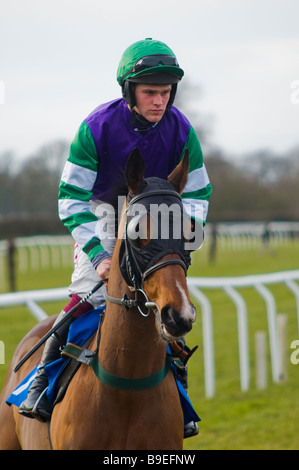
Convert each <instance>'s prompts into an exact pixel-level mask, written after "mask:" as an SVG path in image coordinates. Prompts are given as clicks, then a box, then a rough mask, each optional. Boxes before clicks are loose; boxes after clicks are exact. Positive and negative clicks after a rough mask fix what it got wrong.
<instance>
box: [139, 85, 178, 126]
mask: <svg viewBox="0 0 299 470" xmlns="http://www.w3.org/2000/svg"><path fill="white" fill-rule="evenodd" d="M170 92H171V85H146V84H144V85H143V84H141V83H140V84H139V83H138V84H137V85H136V86H135V99H136V103H137V104H136V106H135V108H134V109H135V111H136V112H137V113H138V114H141V116H143V117H144V118H145V119H147V120H148V121H150V122H159V121H160V120H161V119H162V117H163V115H164V113H165V110H166V106H167V103H168V101H169V98H170Z"/></svg>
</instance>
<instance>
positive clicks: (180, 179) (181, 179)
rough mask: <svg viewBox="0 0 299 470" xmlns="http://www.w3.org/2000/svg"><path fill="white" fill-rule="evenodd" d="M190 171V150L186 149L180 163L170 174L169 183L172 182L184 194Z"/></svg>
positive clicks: (177, 190) (178, 191)
mask: <svg viewBox="0 0 299 470" xmlns="http://www.w3.org/2000/svg"><path fill="white" fill-rule="evenodd" d="M188 172H189V152H188V149H187V148H186V149H185V152H184V155H183V158H182V160H181V161H180V163H179V164H178V165H177V166H176V167H175V169H174V170H173V171H172V172H171V173H170V175H169V176H168V181H169V183H171V184H172V186H173V187H174V189H175V190H176V192H177V193H179V194H182V192H183V190H184V187H185V186H186V183H187V178H188Z"/></svg>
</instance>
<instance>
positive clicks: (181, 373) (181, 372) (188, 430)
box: [175, 338, 199, 439]
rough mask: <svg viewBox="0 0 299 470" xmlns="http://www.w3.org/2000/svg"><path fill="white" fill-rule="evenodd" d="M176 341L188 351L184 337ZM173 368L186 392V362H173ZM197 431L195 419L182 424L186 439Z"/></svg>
mask: <svg viewBox="0 0 299 470" xmlns="http://www.w3.org/2000/svg"><path fill="white" fill-rule="evenodd" d="M177 343H178V345H179V346H180V347H181V348H182V349H183V350H184V351H187V352H188V353H189V352H190V349H189V348H188V347H187V346H186V343H185V338H181V339H179V340H178V341H177ZM175 369H176V376H177V378H178V380H179V381H180V382H181V384H182V385H183V387H184V389H185V390H186V392H188V370H187V364H186V363H185V364H183V363H181V365H179V364H178V363H176V362H175ZM198 433H199V429H198V425H197V423H196V422H195V421H189V423H186V424H185V425H184V439H186V438H187V437H192V436H196V435H197V434H198Z"/></svg>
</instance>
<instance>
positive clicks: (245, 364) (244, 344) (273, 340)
mask: <svg viewBox="0 0 299 470" xmlns="http://www.w3.org/2000/svg"><path fill="white" fill-rule="evenodd" d="M298 280H299V270H295V271H285V272H277V273H270V274H257V275H250V276H241V277H213V278H207V277H189V278H188V287H189V291H190V294H191V296H193V298H195V299H196V300H197V301H198V303H199V304H200V307H201V312H202V325H203V351H204V374H205V394H206V397H207V398H210V397H213V396H214V395H215V364H214V344H213V312H212V306H211V303H210V301H209V299H208V296H207V294H206V293H203V291H202V290H205V291H206V290H207V289H223V290H224V291H225V292H226V294H227V295H228V296H229V297H230V298H231V300H232V301H233V302H234V304H235V306H236V310H237V322H238V342H239V364H240V386H241V390H242V391H247V390H248V389H249V384H250V373H249V346H248V327H247V306H246V303H245V301H244V299H243V297H242V295H241V294H240V293H239V292H238V290H237V288H240V287H242V288H243V287H254V288H255V289H256V291H257V292H258V293H259V294H260V295H261V297H262V298H263V299H264V301H265V304H266V312H267V321H268V330H269V339H270V353H271V370H272V379H273V381H274V382H279V380H280V376H281V370H280V358H279V339H278V326H277V308H276V302H275V298H274V296H273V294H272V292H270V290H269V289H268V288H267V287H266V286H267V285H269V284H275V283H285V285H286V286H287V287H288V288H289V290H290V292H291V293H292V294H293V295H294V296H295V298H296V305H297V325H298V335H299V285H298V284H297V283H296V282H295V281H298ZM67 297H68V290H67V288H56V289H44V290H35V291H24V292H16V293H7V294H0V308H1V307H9V306H16V305H26V306H27V308H28V309H29V311H30V312H31V314H32V315H34V317H35V318H36V319H37V320H38V321H41V320H43V319H44V318H46V317H47V313H46V312H44V310H42V308H41V307H40V306H39V305H38V302H49V301H59V300H67Z"/></svg>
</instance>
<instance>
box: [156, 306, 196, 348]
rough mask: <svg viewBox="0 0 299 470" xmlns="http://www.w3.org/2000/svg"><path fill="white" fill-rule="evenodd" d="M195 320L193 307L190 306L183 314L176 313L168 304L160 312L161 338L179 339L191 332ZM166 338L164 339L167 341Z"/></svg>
mask: <svg viewBox="0 0 299 470" xmlns="http://www.w3.org/2000/svg"><path fill="white" fill-rule="evenodd" d="M195 319H196V309H195V307H194V306H193V305H190V306H189V307H188V309H187V311H186V309H185V311H184V312H178V311H177V310H176V309H175V308H174V307H172V306H171V305H170V304H168V305H165V306H164V307H163V308H162V310H161V320H162V325H161V326H162V332H163V333H164V335H163V336H166V337H168V336H171V337H172V338H181V337H182V336H184V335H186V334H187V333H188V332H189V331H190V330H191V328H192V324H193V323H194V321H195ZM166 337H165V339H169V338H166Z"/></svg>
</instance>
